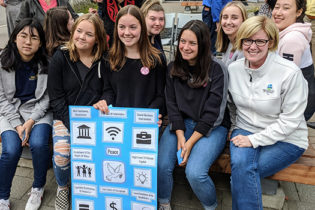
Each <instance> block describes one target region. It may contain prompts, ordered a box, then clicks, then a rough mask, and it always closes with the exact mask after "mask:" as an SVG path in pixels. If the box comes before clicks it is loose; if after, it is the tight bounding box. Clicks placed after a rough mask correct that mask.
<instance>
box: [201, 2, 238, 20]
mask: <svg viewBox="0 0 315 210" xmlns="http://www.w3.org/2000/svg"><path fill="white" fill-rule="evenodd" d="M230 1H232V0H203V1H202V5H204V6H206V7H209V8H211V15H212V21H213V22H214V23H215V22H219V20H220V13H221V10H222V9H223V7H224V6H225V5H226V4H227V3H229V2H230Z"/></svg>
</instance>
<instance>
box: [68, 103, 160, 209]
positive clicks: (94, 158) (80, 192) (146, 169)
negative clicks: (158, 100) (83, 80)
mask: <svg viewBox="0 0 315 210" xmlns="http://www.w3.org/2000/svg"><path fill="white" fill-rule="evenodd" d="M69 113H70V126H71V127H70V131H71V186H72V188H71V190H72V209H74V210H101V209H105V210H155V209H157V154H158V136H159V129H158V125H157V121H158V110H157V109H139V108H117V107H115V108H110V111H109V114H108V115H105V114H103V113H101V112H100V111H98V110H96V109H94V108H93V107H90V106H70V107H69Z"/></svg>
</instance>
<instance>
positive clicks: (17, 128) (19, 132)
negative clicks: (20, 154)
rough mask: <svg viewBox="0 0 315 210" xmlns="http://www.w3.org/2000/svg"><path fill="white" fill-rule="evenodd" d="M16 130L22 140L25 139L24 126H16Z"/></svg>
mask: <svg viewBox="0 0 315 210" xmlns="http://www.w3.org/2000/svg"><path fill="white" fill-rule="evenodd" d="M15 130H16V132H17V133H18V135H19V137H20V139H21V141H22V140H23V132H24V128H23V126H22V125H18V126H16V127H15Z"/></svg>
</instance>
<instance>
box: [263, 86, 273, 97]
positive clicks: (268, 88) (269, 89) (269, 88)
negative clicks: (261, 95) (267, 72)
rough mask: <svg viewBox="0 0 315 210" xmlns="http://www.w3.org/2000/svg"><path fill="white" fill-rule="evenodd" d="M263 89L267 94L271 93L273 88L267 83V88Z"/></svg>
mask: <svg viewBox="0 0 315 210" xmlns="http://www.w3.org/2000/svg"><path fill="white" fill-rule="evenodd" d="M263 91H264V92H265V93H266V94H267V95H269V94H271V93H273V92H274V90H273V89H272V84H268V85H267V88H266V89H263Z"/></svg>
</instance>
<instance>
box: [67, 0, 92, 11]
mask: <svg viewBox="0 0 315 210" xmlns="http://www.w3.org/2000/svg"><path fill="white" fill-rule="evenodd" d="M72 7H73V9H74V11H75V12H76V13H88V12H89V8H94V9H97V4H96V3H93V2H91V1H90V0H73V1H72Z"/></svg>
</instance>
